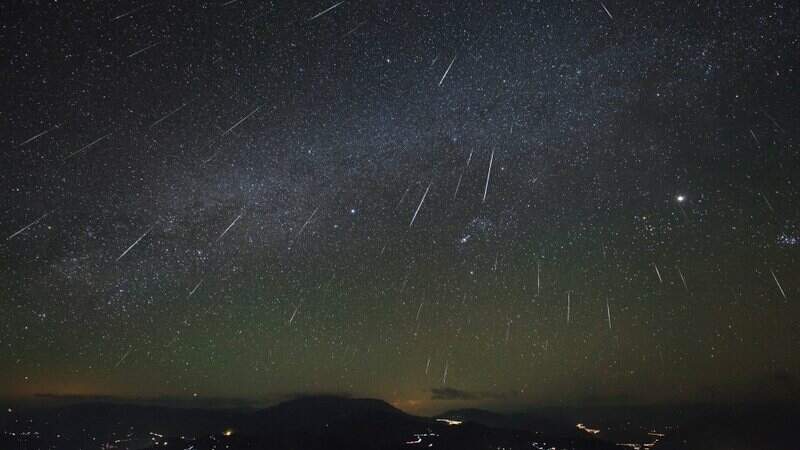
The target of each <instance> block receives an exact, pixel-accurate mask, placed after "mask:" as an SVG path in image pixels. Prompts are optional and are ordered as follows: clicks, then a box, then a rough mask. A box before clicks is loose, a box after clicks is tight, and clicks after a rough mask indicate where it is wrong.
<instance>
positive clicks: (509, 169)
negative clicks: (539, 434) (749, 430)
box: [0, 0, 800, 410]
mask: <svg viewBox="0 0 800 450" xmlns="http://www.w3.org/2000/svg"><path fill="white" fill-rule="evenodd" d="M0 9H2V10H3V14H2V16H3V19H2V36H3V42H4V45H3V48H4V52H3V53H4V54H5V57H4V58H3V59H4V61H5V62H4V64H3V65H4V66H5V67H4V70H3V72H4V76H3V79H4V81H3V86H4V89H3V91H4V93H3V95H2V102H1V103H0V105H1V106H0V126H1V127H2V133H1V134H0V143H2V148H3V149H4V151H3V153H2V156H0V158H1V159H0V185H1V186H2V193H0V231H1V232H2V233H1V234H2V236H3V239H2V242H0V310H1V311H2V314H0V345H2V348H3V351H1V352H0V368H2V371H3V372H4V374H5V375H4V376H3V381H0V395H6V396H31V395H36V394H45V393H46V394H55V395H86V396H94V395H111V396H119V397H138V398H143V397H144V398H150V397H177V398H181V399H187V400H191V399H197V398H207V399H214V398H235V399H244V400H246V401H252V402H259V401H269V400H271V399H275V398H279V397H281V396H286V395H291V394H292V393H297V392H337V393H338V392H347V393H352V394H354V395H359V396H370V397H379V398H384V399H386V400H389V401H392V402H393V403H395V404H396V405H398V406H400V407H402V408H406V409H409V410H414V409H437V408H438V409H445V408H446V407H447V404H448V403H447V402H448V401H458V400H462V401H466V400H469V401H481V402H499V403H531V404H554V403H577V404H583V403H590V402H634V403H650V402H672V401H704V400H709V399H713V400H726V401H734V400H741V399H756V400H764V399H776V398H777V399H780V398H785V397H786V396H787V395H796V393H797V391H796V384H794V383H797V382H798V378H797V377H798V376H800V373H798V370H797V368H798V367H800V359H799V357H798V354H797V352H796V351H795V349H796V347H797V345H798V343H800V328H798V322H797V320H796V317H798V313H800V306H798V304H800V303H798V299H800V284H798V280H800V278H798V276H797V274H798V270H799V269H800V259H799V258H800V253H798V252H799V251H800V245H798V242H799V240H800V225H799V224H800V210H799V209H798V196H799V195H800V190H799V189H800V184H799V183H800V176H799V175H798V173H799V172H798V168H799V167H800V164H798V153H797V139H798V137H799V136H798V130H800V127H798V117H800V115H799V114H800V110H799V108H798V105H800V94H799V93H798V92H800V91H798V90H797V89H796V86H798V85H800V84H798V83H799V82H800V80H798V59H797V58H796V57H795V55H796V53H797V47H798V43H800V7H798V5H797V4H795V3H793V2H782V1H745V2H726V1H714V2H696V1H692V2H672V1H654V2H635V1H623V0H608V1H604V2H599V1H594V0H575V1H558V2H549V1H510V2H483V1H463V2H388V1H381V0H378V1H345V2H340V3H336V2H333V1H331V2H324V1H323V2H320V1H309V2H265V1H256V0H240V1H234V2H226V1H213V2H212V1H198V2H194V1H166V2H152V3H143V2H133V1H110V2H97V1H86V2H55V1H54V2H13V4H8V5H4V6H2V7H0ZM786 380H789V381H786ZM793 386H794V387H793ZM444 388H449V389H451V390H447V391H443V390H442V389H444ZM792 389H794V390H792ZM442 392H445V393H449V395H444V396H442V395H441V394H442ZM436 393H438V395H437V394H436ZM792 393H794V394H792ZM443 397H444V398H443Z"/></svg>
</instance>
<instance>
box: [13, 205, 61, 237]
mask: <svg viewBox="0 0 800 450" xmlns="http://www.w3.org/2000/svg"><path fill="white" fill-rule="evenodd" d="M52 212H53V211H48V212H46V213H44V214H42V215H41V217H39V218H38V219H36V220H34V221H33V222H31V223H29V224H27V225H25V226H24V227H22V228H20V229H19V230H17V232H16V233H14V234H12V235H11V236H9V237H7V238H6V240H7V241H10V240H11V239H14V238H15V237H17V236H18V235H20V234H22V233H24V232H25V230H27V229H28V228H30V227H32V226H34V225H36V224H37V223H39V222H41V221H42V219H44V218H45V217H47V216H49V215H50V213H52Z"/></svg>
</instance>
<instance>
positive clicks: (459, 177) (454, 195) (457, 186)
mask: <svg viewBox="0 0 800 450" xmlns="http://www.w3.org/2000/svg"><path fill="white" fill-rule="evenodd" d="M463 176H464V174H463V173H462V174H461V175H459V176H458V183H457V184H456V192H455V194H453V200H455V199H456V197H458V188H460V187H461V178H462V177H463Z"/></svg>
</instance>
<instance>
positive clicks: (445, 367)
mask: <svg viewBox="0 0 800 450" xmlns="http://www.w3.org/2000/svg"><path fill="white" fill-rule="evenodd" d="M448 367H449V363H448V362H447V361H445V362H444V375H442V384H447V368H448Z"/></svg>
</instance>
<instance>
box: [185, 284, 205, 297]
mask: <svg viewBox="0 0 800 450" xmlns="http://www.w3.org/2000/svg"><path fill="white" fill-rule="evenodd" d="M201 284H203V280H200V281H198V282H197V284H195V285H194V287H193V288H192V290H191V291H189V297H187V298H191V296H193V295H194V293H195V291H197V288H199V287H200V285H201Z"/></svg>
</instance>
